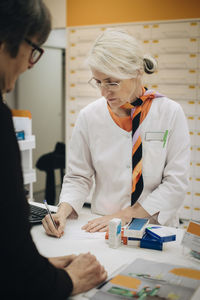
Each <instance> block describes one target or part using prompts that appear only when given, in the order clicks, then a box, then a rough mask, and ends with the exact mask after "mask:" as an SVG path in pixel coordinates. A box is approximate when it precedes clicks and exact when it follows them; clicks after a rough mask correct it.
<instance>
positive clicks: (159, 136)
mask: <svg viewBox="0 0 200 300" xmlns="http://www.w3.org/2000/svg"><path fill="white" fill-rule="evenodd" d="M164 135H165V132H164V131H160V132H145V141H161V142H163V141H164Z"/></svg>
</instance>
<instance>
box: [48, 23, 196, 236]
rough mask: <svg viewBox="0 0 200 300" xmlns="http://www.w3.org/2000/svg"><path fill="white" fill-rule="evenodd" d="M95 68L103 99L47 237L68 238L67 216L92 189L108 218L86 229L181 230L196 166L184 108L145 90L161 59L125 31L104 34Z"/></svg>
mask: <svg viewBox="0 0 200 300" xmlns="http://www.w3.org/2000/svg"><path fill="white" fill-rule="evenodd" d="M87 63H88V65H89V67H90V69H91V73H92V78H91V80H90V81H89V83H90V84H91V85H92V86H94V87H96V88H99V89H100V91H101V95H102V97H101V98H100V99H98V100H96V101H94V102H93V103H91V104H89V105H88V106H86V107H85V108H84V109H82V110H81V111H80V113H79V116H78V119H77V122H76V125H75V128H74V131H73V134H72V138H71V142H70V147H69V153H68V168H67V173H66V175H65V177H64V181H63V186H62V191H61V195H60V203H59V208H58V212H57V214H55V215H54V219H55V221H56V223H57V225H58V230H56V229H55V227H54V226H53V224H52V222H51V220H50V219H49V217H48V216H46V217H45V219H43V226H44V228H45V230H46V232H47V234H49V235H53V236H57V237H60V236H62V235H63V234H64V228H65V225H66V220H67V218H68V217H71V216H78V215H79V213H80V211H81V208H82V206H83V204H84V202H85V201H86V199H87V198H88V195H89V194H90V192H91V189H92V188H94V192H93V197H92V201H91V210H92V212H93V213H95V214H99V215H100V216H99V217H98V218H95V219H93V220H90V221H88V223H87V224H85V225H84V226H83V227H82V228H83V229H84V230H86V231H89V232H96V231H106V230H107V228H108V222H109V220H111V219H112V218H120V219H122V222H123V223H126V222H128V221H130V220H131V218H134V217H138V218H149V220H150V222H151V223H155V224H161V225H170V226H177V225H178V211H179V209H180V206H181V204H182V203H183V200H184V196H185V193H186V190H187V188H188V173H189V161H190V139H189V132H188V126H187V122H186V118H185V116H184V113H183V110H182V108H181V106H180V105H179V104H178V103H176V102H175V101H173V100H171V99H169V98H168V97H167V96H166V95H161V94H159V93H158V92H156V91H153V90H148V89H146V88H145V87H144V85H143V75H144V73H146V74H148V75H149V76H151V74H152V73H154V72H155V70H156V67H157V64H156V61H155V60H154V59H153V58H152V57H151V56H147V55H144V53H143V51H142V49H141V48H140V46H139V44H138V42H137V41H136V40H135V39H134V38H133V37H132V36H131V35H129V34H128V33H127V32H125V31H123V30H121V29H107V30H106V31H104V32H103V33H102V34H101V35H100V36H99V37H98V38H97V39H96V41H95V42H94V45H93V46H92V48H91V50H90V53H89V55H88V58H87ZM93 181H94V187H93Z"/></svg>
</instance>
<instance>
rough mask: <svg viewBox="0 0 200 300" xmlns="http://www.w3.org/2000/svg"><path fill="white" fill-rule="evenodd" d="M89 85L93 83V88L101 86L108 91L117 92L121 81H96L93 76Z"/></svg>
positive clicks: (100, 87)
mask: <svg viewBox="0 0 200 300" xmlns="http://www.w3.org/2000/svg"><path fill="white" fill-rule="evenodd" d="M88 83H89V85H91V86H92V87H93V88H99V89H102V88H103V87H104V88H105V89H107V90H108V91H112V92H115V91H117V90H119V89H120V83H121V81H120V82H100V81H96V80H95V79H94V78H91V79H90V80H89V81H88Z"/></svg>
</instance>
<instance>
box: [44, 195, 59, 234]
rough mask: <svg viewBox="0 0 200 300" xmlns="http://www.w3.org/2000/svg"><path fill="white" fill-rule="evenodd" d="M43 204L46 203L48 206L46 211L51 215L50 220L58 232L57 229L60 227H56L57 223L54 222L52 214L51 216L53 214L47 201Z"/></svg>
mask: <svg viewBox="0 0 200 300" xmlns="http://www.w3.org/2000/svg"><path fill="white" fill-rule="evenodd" d="M43 202H44V205H45V206H46V209H47V212H48V214H49V216H50V218H51V221H52V223H53V225H54V227H55V228H56V230H57V229H58V227H57V225H56V223H55V221H54V219H53V217H52V214H51V212H50V210H49V207H48V204H47V201H46V200H44V201H43Z"/></svg>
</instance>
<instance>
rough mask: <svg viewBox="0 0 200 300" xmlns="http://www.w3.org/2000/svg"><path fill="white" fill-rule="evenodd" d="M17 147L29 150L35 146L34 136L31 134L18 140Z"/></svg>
mask: <svg viewBox="0 0 200 300" xmlns="http://www.w3.org/2000/svg"><path fill="white" fill-rule="evenodd" d="M18 143H19V149H20V150H21V151H24V150H30V149H34V148H35V136H34V135H31V136H29V138H28V139H25V140H21V141H18Z"/></svg>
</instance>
